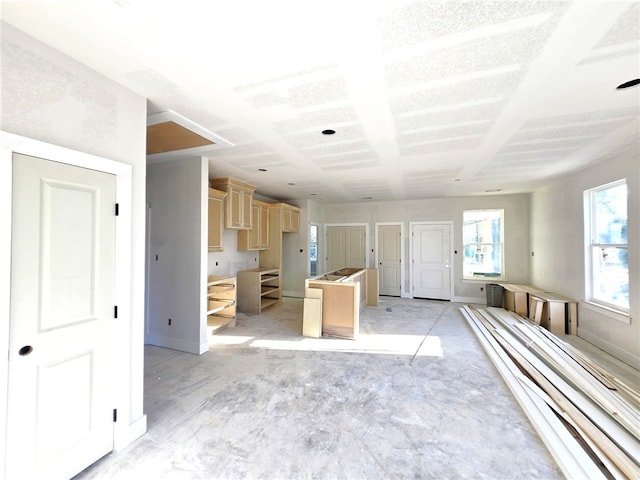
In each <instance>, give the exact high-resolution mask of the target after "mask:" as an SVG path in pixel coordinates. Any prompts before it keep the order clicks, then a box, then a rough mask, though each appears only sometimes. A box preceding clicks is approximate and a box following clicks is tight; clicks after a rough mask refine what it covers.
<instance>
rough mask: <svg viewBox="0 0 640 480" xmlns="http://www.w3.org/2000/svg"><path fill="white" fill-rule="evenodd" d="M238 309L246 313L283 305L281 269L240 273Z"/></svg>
mask: <svg viewBox="0 0 640 480" xmlns="http://www.w3.org/2000/svg"><path fill="white" fill-rule="evenodd" d="M237 275H238V292H239V295H238V308H239V309H240V310H241V311H242V312H246V313H262V311H263V310H265V309H267V308H270V307H275V306H278V305H281V304H282V292H281V290H280V269H279V268H252V269H249V270H241V271H239V272H238V274H237Z"/></svg>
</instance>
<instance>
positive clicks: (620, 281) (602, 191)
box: [584, 180, 629, 312]
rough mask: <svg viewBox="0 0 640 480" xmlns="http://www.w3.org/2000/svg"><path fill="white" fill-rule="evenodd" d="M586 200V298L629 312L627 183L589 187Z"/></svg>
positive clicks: (622, 181)
mask: <svg viewBox="0 0 640 480" xmlns="http://www.w3.org/2000/svg"><path fill="white" fill-rule="evenodd" d="M584 200H585V244H586V252H585V253H586V254H585V260H586V261H585V263H586V268H585V272H586V277H587V278H586V282H585V285H586V292H585V293H586V299H587V300H588V301H590V302H592V303H596V304H600V305H602V306H604V307H610V308H614V309H617V310H622V311H625V312H628V311H629V260H628V247H627V183H626V181H625V180H620V181H618V182H614V183H609V184H607V185H602V186H600V187H597V188H594V189H591V190H587V191H585V194H584Z"/></svg>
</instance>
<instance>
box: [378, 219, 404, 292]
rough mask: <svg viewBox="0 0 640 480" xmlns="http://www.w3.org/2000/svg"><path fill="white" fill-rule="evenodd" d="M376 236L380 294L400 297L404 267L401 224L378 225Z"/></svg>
mask: <svg viewBox="0 0 640 480" xmlns="http://www.w3.org/2000/svg"><path fill="white" fill-rule="evenodd" d="M376 238H377V239H378V250H377V251H378V276H379V285H380V295H390V296H394V297H399V296H400V281H401V268H402V264H401V263H402V262H401V241H402V237H401V227H400V224H394V225H378V231H377V233H376Z"/></svg>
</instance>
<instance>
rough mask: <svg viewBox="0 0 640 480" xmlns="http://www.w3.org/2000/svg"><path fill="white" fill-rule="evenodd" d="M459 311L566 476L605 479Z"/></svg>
mask: <svg viewBox="0 0 640 480" xmlns="http://www.w3.org/2000/svg"><path fill="white" fill-rule="evenodd" d="M460 310H461V312H462V314H463V315H464V317H465V318H466V319H467V323H468V324H469V326H470V327H471V329H472V330H473V332H474V333H475V335H476V337H477V338H478V340H479V341H480V344H481V345H482V346H483V348H484V349H485V352H487V355H489V358H490V359H491V361H492V362H493V364H494V365H495V366H496V368H497V370H498V372H499V373H500V374H501V375H502V378H503V379H504V380H505V382H506V384H507V387H509V389H510V390H511V392H512V393H513V395H514V397H515V399H516V401H517V402H518V403H519V405H520V407H521V408H522V409H523V411H524V412H525V414H526V415H527V417H528V418H529V420H530V421H531V423H532V425H533V427H534V428H535V430H536V431H537V432H538V435H539V436H540V438H541V439H542V441H543V443H544V444H545V446H546V447H547V449H548V450H549V453H551V455H552V456H553V458H554V459H555V460H556V462H557V464H558V466H559V467H560V469H561V470H562V471H563V473H564V474H565V476H566V477H567V478H576V479H578V478H589V479H597V478H600V479H604V478H606V477H605V476H604V475H603V474H602V472H601V471H600V470H599V469H598V468H597V467H596V466H595V465H594V464H593V462H592V461H591V459H590V458H589V457H588V455H587V454H586V453H585V451H584V450H583V449H582V447H580V446H579V445H578V443H577V442H576V440H575V439H574V438H573V436H571V435H570V434H569V432H567V430H566V429H565V427H564V426H563V425H562V423H561V422H560V420H559V419H558V417H557V416H555V415H554V414H553V413H552V412H551V410H549V408H547V407H546V405H544V402H543V400H542V399H541V398H540V397H539V396H536V395H530V394H529V392H527V391H526V390H525V388H524V387H523V384H522V383H521V381H522V379H525V377H523V375H522V373H521V372H520V370H519V369H518V368H517V366H516V365H515V364H514V363H513V362H512V361H511V359H510V358H509V357H508V356H507V354H506V352H505V351H504V350H503V349H502V348H501V347H500V346H499V344H498V342H497V341H496V340H495V338H494V337H493V336H492V335H491V334H490V333H489V331H488V330H487V329H486V328H485V327H484V326H483V325H482V323H481V322H480V320H479V319H478V318H477V317H476V316H475V315H474V313H473V312H472V311H471V310H470V309H469V307H463V308H461V309H460Z"/></svg>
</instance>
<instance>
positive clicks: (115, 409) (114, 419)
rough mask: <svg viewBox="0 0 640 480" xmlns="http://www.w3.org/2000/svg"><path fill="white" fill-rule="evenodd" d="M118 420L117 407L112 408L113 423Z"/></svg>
mask: <svg viewBox="0 0 640 480" xmlns="http://www.w3.org/2000/svg"><path fill="white" fill-rule="evenodd" d="M117 421H118V409H117V408H114V409H113V423H116V422H117Z"/></svg>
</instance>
